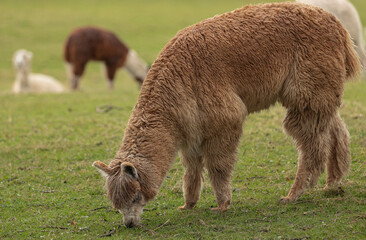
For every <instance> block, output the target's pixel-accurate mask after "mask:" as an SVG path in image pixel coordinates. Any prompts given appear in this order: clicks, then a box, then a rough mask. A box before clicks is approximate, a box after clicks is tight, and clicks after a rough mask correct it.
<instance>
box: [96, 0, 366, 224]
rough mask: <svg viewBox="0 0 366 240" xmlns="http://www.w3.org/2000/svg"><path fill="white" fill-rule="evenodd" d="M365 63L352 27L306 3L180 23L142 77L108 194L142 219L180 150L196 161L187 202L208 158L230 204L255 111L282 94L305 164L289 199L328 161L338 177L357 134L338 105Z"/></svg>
mask: <svg viewBox="0 0 366 240" xmlns="http://www.w3.org/2000/svg"><path fill="white" fill-rule="evenodd" d="M359 70H360V64H359V61H358V58H357V54H356V52H355V51H354V49H353V45H352V41H351V39H350V37H349V35H348V32H347V31H346V30H345V29H344V28H343V27H342V25H341V23H340V22H339V21H338V20H337V19H336V18H335V17H334V16H333V15H331V14H329V13H328V12H326V11H324V10H322V9H320V8H314V7H311V6H308V5H305V4H299V3H273V4H260V5H254V6H253V5H249V6H245V7H243V8H241V9H238V10H235V11H232V12H229V13H226V14H223V15H219V16H215V17H213V18H209V19H207V20H204V21H202V22H200V23H198V24H195V25H193V26H190V27H188V28H185V29H184V30H182V31H180V32H179V33H178V34H177V35H176V36H175V37H174V38H173V39H172V40H171V41H170V42H169V43H168V44H167V45H166V46H165V47H164V49H163V50H162V52H161V53H160V55H159V56H158V58H157V60H156V61H155V62H154V64H153V65H152V67H151V69H150V71H149V74H148V75H147V77H146V79H145V81H144V83H143V84H142V88H141V92H140V96H139V99H138V102H137V104H136V106H135V108H134V110H133V112H132V115H131V117H130V120H129V122H128V125H127V127H126V130H125V133H124V138H123V142H122V145H121V147H120V149H119V151H118V153H117V155H116V157H115V159H114V160H112V161H111V163H110V164H109V166H108V165H106V164H104V163H102V162H100V161H96V162H94V163H93V166H95V167H96V168H97V169H98V170H99V171H101V172H102V174H103V175H104V176H106V181H107V184H106V188H107V195H108V197H109V198H110V200H111V202H112V205H113V206H114V207H115V208H116V209H118V210H119V211H120V212H121V213H123V216H124V224H125V225H126V226H128V227H132V226H135V225H137V224H138V222H139V220H140V214H141V212H142V209H143V207H144V205H145V204H146V203H147V202H149V201H150V200H152V199H153V198H154V197H155V196H156V194H157V192H158V189H159V187H160V186H161V184H162V182H163V180H164V178H165V175H166V174H167V172H168V170H169V168H170V166H171V165H172V163H173V162H174V160H175V156H176V153H177V151H179V152H180V159H181V161H182V163H183V165H184V167H185V168H186V171H185V174H184V177H183V190H184V198H185V204H184V206H182V207H180V208H181V209H190V208H193V207H194V206H195V204H196V203H197V201H198V199H199V195H200V190H201V186H202V177H203V175H202V172H203V169H204V168H206V169H207V171H208V175H209V178H210V181H211V185H212V187H213V191H214V193H215V196H216V199H217V204H218V206H217V208H213V209H212V210H216V211H225V210H227V208H228V207H229V204H230V202H231V186H230V181H231V173H232V170H233V167H234V163H235V160H236V155H237V147H238V144H239V139H240V137H241V134H242V125H243V122H244V119H245V118H246V116H247V115H248V114H250V113H253V112H257V111H260V110H262V109H267V108H269V107H270V106H271V105H273V104H275V103H276V102H280V103H281V104H282V105H283V106H284V107H286V108H287V109H288V112H287V115H286V117H285V119H284V122H283V126H284V128H285V131H286V132H287V134H289V135H290V136H292V137H293V138H294V141H295V143H296V145H297V148H298V150H299V164H298V172H297V175H296V179H295V182H294V184H293V185H292V187H291V190H290V192H289V194H288V196H287V197H284V198H282V200H281V202H282V203H287V202H289V201H295V200H296V199H297V198H298V197H299V196H300V195H301V194H302V193H303V192H304V191H305V190H306V188H307V187H308V186H313V185H314V184H316V182H317V180H318V177H319V175H320V174H321V173H322V172H323V171H324V167H325V165H326V166H327V169H328V171H327V173H328V177H327V185H328V186H335V185H337V184H338V183H339V182H340V181H341V179H342V177H343V176H344V174H345V173H346V172H347V170H348V168H349V164H350V150H349V134H348V131H347V129H346V126H345V124H344V123H343V121H342V119H341V118H340V116H339V114H338V108H339V107H340V105H341V100H342V94H343V88H344V84H345V81H346V79H348V78H350V77H353V76H355V75H357V73H358V71H359Z"/></svg>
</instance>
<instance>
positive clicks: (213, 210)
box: [211, 207, 228, 213]
mask: <svg viewBox="0 0 366 240" xmlns="http://www.w3.org/2000/svg"><path fill="white" fill-rule="evenodd" d="M227 210H228V208H226V207H215V208H211V211H212V212H218V213H222V212H226V211H227Z"/></svg>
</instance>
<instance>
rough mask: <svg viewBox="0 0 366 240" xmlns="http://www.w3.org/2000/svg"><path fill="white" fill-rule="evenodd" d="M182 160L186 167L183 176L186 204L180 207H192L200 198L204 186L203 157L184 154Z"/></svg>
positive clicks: (183, 208)
mask: <svg viewBox="0 0 366 240" xmlns="http://www.w3.org/2000/svg"><path fill="white" fill-rule="evenodd" d="M181 160H182V163H183V166H184V167H185V168H186V171H185V173H184V176H183V193H184V200H185V203H184V206H181V207H179V209H181V210H185V209H192V208H193V207H194V206H195V205H196V203H197V202H198V200H199V198H200V193H201V188H202V180H203V175H202V171H203V163H202V157H195V158H192V157H188V156H187V155H184V154H182V156H181Z"/></svg>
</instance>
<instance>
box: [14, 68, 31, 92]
mask: <svg viewBox="0 0 366 240" xmlns="http://www.w3.org/2000/svg"><path fill="white" fill-rule="evenodd" d="M28 77H29V69H21V70H19V71H18V72H17V78H16V80H17V81H19V83H20V87H21V89H26V88H28V87H29V83H28Z"/></svg>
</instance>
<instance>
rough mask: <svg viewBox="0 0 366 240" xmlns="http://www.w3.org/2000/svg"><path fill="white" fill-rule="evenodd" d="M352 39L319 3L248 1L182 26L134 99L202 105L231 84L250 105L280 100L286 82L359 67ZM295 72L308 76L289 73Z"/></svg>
mask: <svg viewBox="0 0 366 240" xmlns="http://www.w3.org/2000/svg"><path fill="white" fill-rule="evenodd" d="M350 46H352V44H351V42H349V35H348V33H347V31H346V30H345V29H344V27H343V26H342V25H341V23H340V22H339V21H338V20H337V19H336V18H335V17H334V16H333V15H331V14H329V13H328V12H326V11H324V10H322V9H319V8H313V7H309V6H306V5H304V4H293V3H281V4H280V3H277V4H265V5H257V6H245V7H243V8H241V9H238V10H235V11H232V12H230V13H226V14H223V15H219V16H215V17H213V18H209V19H207V20H204V21H202V22H200V23H198V24H195V25H193V26H190V27H188V28H186V29H184V30H182V31H180V32H179V33H178V34H177V36H176V37H175V38H173V39H172V40H171V41H170V42H169V43H168V44H167V45H166V46H165V48H164V49H163V51H162V52H161V54H160V55H159V56H158V58H157V60H156V61H155V63H154V64H153V65H152V68H151V69H150V72H149V74H148V76H147V78H146V82H145V83H144V86H143V88H142V89H141V94H140V99H139V105H143V104H142V103H145V102H151V101H152V100H151V92H159V93H161V95H160V96H159V99H160V100H161V101H164V102H167V103H168V102H174V104H173V107H171V104H166V105H167V106H169V107H170V108H171V110H170V112H174V111H176V110H177V109H188V108H191V107H188V105H189V104H191V102H195V103H196V104H197V108H198V109H200V108H205V109H206V108H210V106H209V105H211V108H212V107H214V106H217V105H220V101H221V100H220V98H221V96H225V95H228V94H229V93H231V92H234V93H235V94H236V95H238V96H239V97H240V99H241V100H242V101H243V102H244V104H245V105H246V106H247V110H248V112H249V113H251V112H255V111H260V110H262V109H265V108H268V107H269V106H271V105H272V104H274V103H275V102H276V101H277V100H279V98H280V96H281V95H283V93H284V90H285V89H284V87H285V86H288V85H287V84H289V83H291V84H293V85H291V86H290V88H294V89H296V88H297V87H296V85H297V84H304V86H307V87H308V88H309V89H311V88H313V89H319V88H320V87H324V86H340V87H341V86H343V82H345V80H346V79H345V78H346V75H347V74H348V75H352V74H350V73H351V72H357V70H358V67H359V63H358V62H357V58H355V57H354V56H356V55H354V54H353V53H354V50H353V49H349V47H350ZM345 56H348V57H349V58H348V60H349V61H348V60H346V58H345ZM296 59H299V62H298V63H299V64H297V62H296ZM346 62H347V63H346ZM346 64H347V66H346ZM351 69H353V70H351ZM300 70H301V71H302V72H301V73H300V74H298V72H297V71H300ZM307 71H316V74H314V76H317V77H319V79H315V78H313V79H309V76H308V75H309V74H308V72H307ZM293 72H296V75H294V74H293ZM347 72H348V73H347ZM324 73H326V74H324ZM294 77H296V78H302V79H303V80H302V81H307V82H301V81H300V82H298V83H296V82H292V81H289V79H291V78H294ZM323 84H326V85H324V86H323ZM156 88H161V90H160V91H158V90H156ZM325 91H331V90H330V89H328V90H325ZM341 91H342V90H341V89H338V90H337V92H338V93H339V95H342V94H341ZM321 97H322V96H320V95H319V98H321ZM154 99H155V98H154ZM156 99H158V98H156ZM208 99H210V100H209V101H208ZM330 101H331V100H330ZM211 102H212V103H211ZM221 102H222V101H221ZM180 104H181V105H180Z"/></svg>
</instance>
